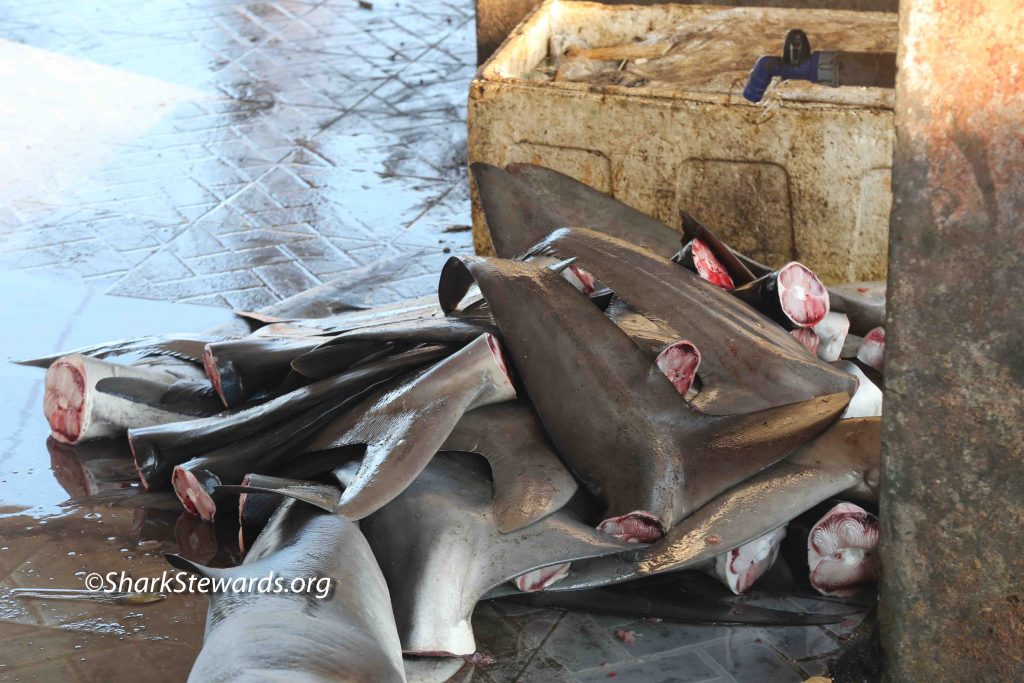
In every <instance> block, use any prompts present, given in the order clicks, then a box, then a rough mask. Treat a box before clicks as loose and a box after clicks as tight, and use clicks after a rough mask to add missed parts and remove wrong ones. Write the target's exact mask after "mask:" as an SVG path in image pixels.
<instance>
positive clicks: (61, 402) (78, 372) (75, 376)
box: [43, 359, 85, 444]
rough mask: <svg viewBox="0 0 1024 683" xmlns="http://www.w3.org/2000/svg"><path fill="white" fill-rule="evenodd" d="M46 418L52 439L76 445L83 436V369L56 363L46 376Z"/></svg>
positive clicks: (67, 363) (66, 362)
mask: <svg viewBox="0 0 1024 683" xmlns="http://www.w3.org/2000/svg"><path fill="white" fill-rule="evenodd" d="M45 387H46V392H45V394H44V396H43V414H44V415H45V416H46V419H47V421H48V422H49V423H50V430H51V431H52V432H53V438H55V439H56V440H57V441H63V442H64V443H71V444H73V443H75V442H76V441H78V437H79V436H81V434H82V422H83V420H84V412H85V377H84V376H83V375H82V369H80V368H77V367H75V366H74V365H73V364H72V363H71V362H69V361H68V360H65V359H61V360H58V361H57V362H55V363H54V364H53V365H52V366H51V367H50V369H49V371H47V373H46V380H45Z"/></svg>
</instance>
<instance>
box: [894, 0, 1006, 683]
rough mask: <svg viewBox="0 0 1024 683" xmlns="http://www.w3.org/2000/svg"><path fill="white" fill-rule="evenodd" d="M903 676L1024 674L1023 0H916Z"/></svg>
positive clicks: (905, 120)
mask: <svg viewBox="0 0 1024 683" xmlns="http://www.w3.org/2000/svg"><path fill="white" fill-rule="evenodd" d="M894 161H895V163H894V164H893V195H894V205H893V212H892V222H891V226H890V246H889V290H888V292H889V302H888V306H889V308H888V310H889V320H888V325H887V328H886V332H887V348H886V352H887V357H886V368H885V374H886V387H885V418H884V420H885V424H884V434H883V480H884V490H883V493H882V500H881V518H882V524H883V527H882V544H881V548H880V552H881V558H882V566H883V569H882V583H881V603H880V604H881V607H880V624H881V644H882V648H883V650H884V666H885V680H887V681H927V682H929V683H930V682H933V681H935V682H937V681H1022V680H1024V3H1022V2H1020V0H902V2H901V3H900V46H899V75H898V77H897V86H896V151H895V160H894Z"/></svg>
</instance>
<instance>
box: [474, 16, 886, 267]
mask: <svg viewBox="0 0 1024 683" xmlns="http://www.w3.org/2000/svg"><path fill="white" fill-rule="evenodd" d="M791 28H802V29H803V30H804V31H806V33H807V35H808V37H809V38H810V42H811V48H812V50H847V51H859V52H895V50H896V15H894V14H888V13H881V12H850V11H838V10H806V9H799V10H796V9H779V8H729V7H715V6H701V5H656V6H634V5H614V6H610V5H601V4H596V3H589V2H569V1H563V0H548V1H547V2H545V3H544V4H542V5H540V6H539V7H537V9H536V10H535V11H534V12H533V13H532V14H531V15H530V16H529V17H527V18H526V19H525V20H524V21H523V23H522V24H520V25H519V27H518V28H517V29H516V30H515V31H514V32H513V33H512V34H511V35H510V36H509V37H508V39H507V40H506V41H505V42H504V44H503V45H502V46H501V48H500V49H499V50H498V51H497V52H496V53H495V54H494V56H492V57H491V59H490V60H488V61H487V62H486V63H485V64H484V65H483V66H482V67H481V68H480V71H479V72H478V73H477V75H476V77H475V79H474V80H473V83H472V85H471V87H470V96H469V160H470V162H477V161H482V162H487V163H490V164H495V165H498V166H504V165H505V164H508V163H517V162H519V163H522V162H527V163H535V164H541V165H544V166H549V167H551V168H554V169H556V170H558V171H561V172H563V173H567V174H569V175H571V176H573V177H575V178H577V179H579V180H581V181H583V182H585V183H587V184H588V185H591V186H593V187H595V188H597V189H599V190H601V191H603V192H607V193H609V194H611V195H613V196H614V197H616V198H617V199H619V200H620V201H623V202H625V203H626V204H629V205H630V206H633V207H634V208H637V209H639V210H641V211H643V212H645V213H647V214H649V215H651V216H654V217H655V218H657V219H659V220H661V221H663V222H665V223H667V224H668V225H671V226H674V227H676V228H677V229H678V228H679V226H680V224H681V220H680V211H687V212H689V213H691V214H692V215H694V216H695V217H696V218H698V219H699V220H701V221H702V222H704V223H705V224H706V225H708V226H709V227H711V228H712V229H713V230H716V231H718V232H719V234H720V235H721V236H722V237H723V238H724V239H725V240H726V241H727V242H728V243H729V244H730V245H731V246H733V247H734V248H736V249H739V250H741V251H743V252H745V253H747V254H748V255H750V256H752V257H754V258H756V259H758V260H761V261H763V262H766V263H768V264H770V265H774V266H779V265H782V264H784V263H786V262H787V261H790V260H794V259H796V260H800V261H802V262H803V263H805V264H806V265H808V266H809V267H811V268H812V269H814V270H815V271H816V272H818V273H819V274H820V275H821V276H822V277H823V278H824V279H826V280H827V281H830V282H836V281H850V280H866V279H879V278H884V276H885V270H886V260H887V256H886V251H887V240H888V225H889V210H890V207H891V204H892V194H891V189H890V170H891V165H892V148H893V138H894V134H893V112H892V100H893V91H892V90H891V89H886V88H861V87H842V88H830V87H828V86H823V85H816V84H812V83H807V82H800V81H787V82H784V83H780V82H778V81H776V82H775V83H774V84H773V85H772V86H771V88H770V89H769V90H768V93H767V95H766V97H765V99H764V100H763V101H762V102H761V103H758V104H753V103H750V102H748V101H746V100H745V99H743V96H742V92H743V87H744V85H745V84H746V79H747V74H748V72H749V70H750V68H751V67H752V66H753V64H754V62H755V61H756V59H757V58H758V57H759V56H761V55H765V54H772V55H777V54H781V52H782V43H783V40H784V38H785V34H786V32H787V31H788V30H789V29H791ZM638 45H639V46H649V45H653V46H654V47H653V48H650V49H649V50H648V49H647V48H642V47H641V48H638V47H637V46H638ZM614 46H629V47H628V48H626V49H627V50H631V51H633V52H631V53H632V54H640V52H635V51H636V50H637V49H639V50H640V51H641V52H644V53H646V52H650V51H653V52H650V53H651V54H655V55H657V56H655V57H653V58H647V59H644V58H639V59H632V60H627V61H625V62H622V61H616V62H610V63H609V62H604V63H602V62H596V61H591V62H587V61H582V62H581V61H579V60H578V59H577V60H575V63H572V64H570V61H574V60H569V59H568V58H567V57H565V56H564V55H566V53H567V52H568V53H570V54H571V53H572V51H573V48H584V49H588V48H605V47H614ZM662 50H664V53H663V54H662ZM558 67H561V69H559V68H558ZM556 70H558V71H559V73H558V76H557V78H555V77H553V73H554V72H555V71H556ZM473 229H474V233H473V235H474V244H475V246H476V249H477V251H478V252H479V253H493V252H492V247H491V243H490V237H489V236H488V234H487V230H486V222H485V220H484V217H483V214H482V212H481V210H480V207H479V201H478V198H477V197H476V190H475V188H474V189H473Z"/></svg>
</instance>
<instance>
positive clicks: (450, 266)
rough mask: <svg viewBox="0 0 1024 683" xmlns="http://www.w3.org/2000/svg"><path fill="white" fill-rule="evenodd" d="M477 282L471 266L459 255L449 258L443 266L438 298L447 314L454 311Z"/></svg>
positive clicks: (438, 285)
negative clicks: (470, 269)
mask: <svg viewBox="0 0 1024 683" xmlns="http://www.w3.org/2000/svg"><path fill="white" fill-rule="evenodd" d="M475 283H476V279H475V278H474V277H473V274H472V273H470V272H469V268H467V267H466V264H465V263H463V262H462V259H460V258H458V257H457V256H452V257H451V258H449V259H448V260H447V261H446V262H445V264H444V267H443V268H441V277H440V278H439V279H438V281H437V300H438V303H440V304H441V310H442V311H444V313H445V315H448V314H450V313H452V311H454V310H456V309H457V308H458V307H459V304H460V303H461V302H462V300H463V299H464V298H465V297H466V294H467V293H469V288H470V287H472V286H473V285H474V284H475Z"/></svg>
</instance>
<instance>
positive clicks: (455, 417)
mask: <svg viewBox="0 0 1024 683" xmlns="http://www.w3.org/2000/svg"><path fill="white" fill-rule="evenodd" d="M445 398H448V399H449V400H438V401H436V402H434V403H432V404H429V405H419V406H414V407H412V408H406V409H405V410H403V411H402V412H400V413H399V412H397V411H396V413H395V414H392V415H390V416H389V418H390V419H389V426H390V429H387V430H384V431H383V433H377V434H371V435H368V436H367V438H366V454H365V455H364V456H363V460H362V464H361V465H360V466H359V471H358V472H357V473H356V475H355V476H354V477H353V478H352V479H351V480H350V481H349V482H348V483H347V485H346V487H345V491H344V493H343V494H342V496H341V501H340V503H339V506H338V511H339V512H340V513H341V514H342V515H344V516H345V518H346V519H350V520H359V519H362V518H364V517H366V516H368V515H370V514H372V513H374V512H376V511H377V510H379V509H380V508H382V507H384V506H385V505H386V504H387V503H389V502H390V501H392V500H393V499H394V498H395V497H396V496H398V495H399V494H401V493H402V491H404V490H405V489H406V488H407V487H408V486H409V484H411V483H412V482H413V481H414V480H415V479H416V477H417V476H418V475H419V473H420V472H422V471H423V468H424V467H426V466H427V464H428V463H429V462H430V460H431V459H432V458H433V457H434V454H435V453H437V451H438V449H439V448H440V447H441V445H442V444H443V443H444V440H445V439H446V438H447V437H448V434H449V433H450V432H451V430H452V429H453V428H454V427H455V425H456V423H457V422H458V421H459V418H460V417H462V414H463V413H464V412H465V410H466V406H467V404H470V403H471V401H472V395H463V396H452V397H445ZM356 431H357V432H358V431H359V428H358V427H357V429H356ZM374 431H376V430H374Z"/></svg>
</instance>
